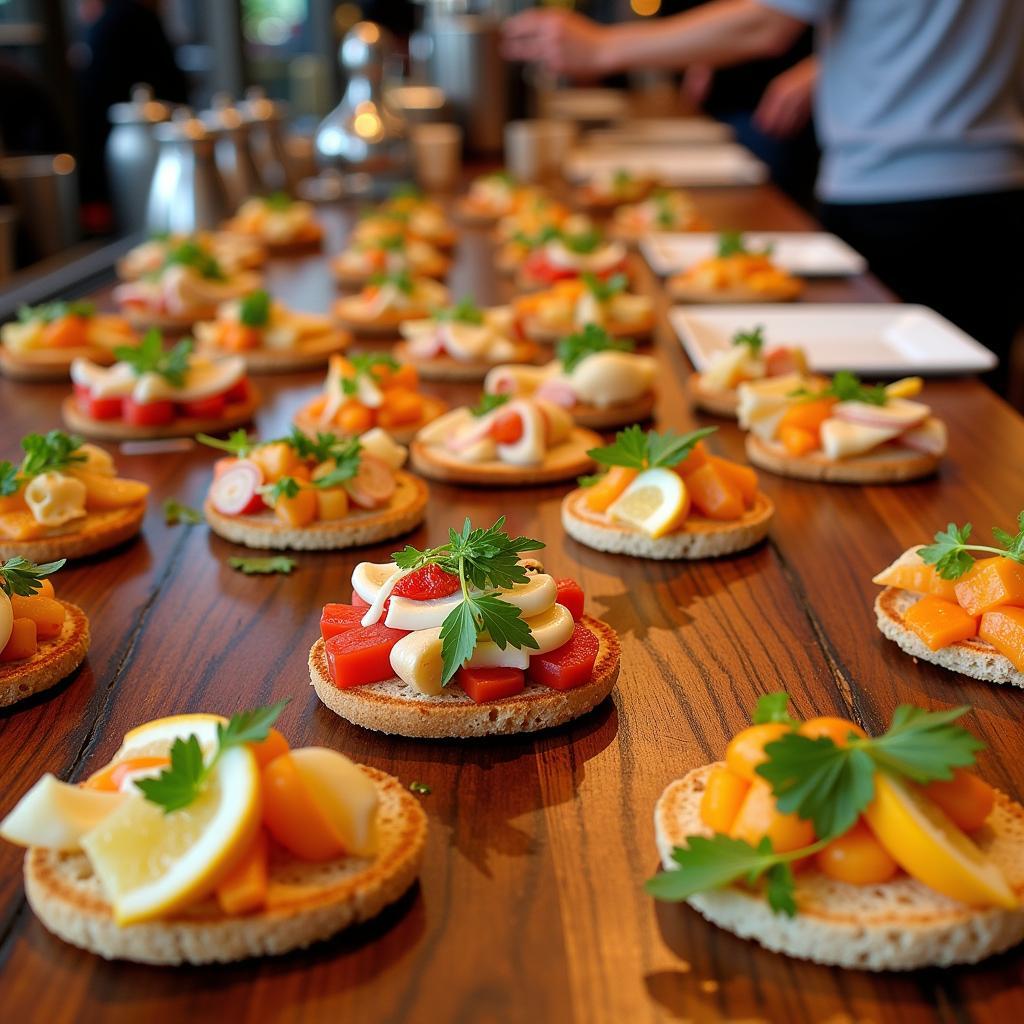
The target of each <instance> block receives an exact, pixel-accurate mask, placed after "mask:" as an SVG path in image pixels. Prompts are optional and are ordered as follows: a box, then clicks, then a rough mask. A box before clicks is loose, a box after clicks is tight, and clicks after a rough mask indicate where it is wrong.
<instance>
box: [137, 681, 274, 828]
mask: <svg viewBox="0 0 1024 1024" xmlns="http://www.w3.org/2000/svg"><path fill="white" fill-rule="evenodd" d="M287 703H288V699H287V698H286V699H285V700H279V701H278V702H277V703H276V704H271V705H270V707H267V708H256V709H255V710H253V711H239V712H238V714H235V715H232V716H231V718H230V719H229V720H228V723H227V725H224V724H223V723H222V722H219V723H218V724H217V749H216V750H215V751H214V752H213V757H211V758H210V761H209V763H208V764H204V763H203V749H202V747H200V746H199V737H198V736H196V734H195V733H192V734H191V735H190V736H189V737H187V738H186V739H182V738H181V737H180V736H179V737H178V738H177V739H176V740H175V741H174V742H173V743H172V744H171V763H170V765H169V766H168V767H166V768H164V769H163V771H162V772H160V774H159V775H158V776H157V777H156V778H155V779H136V781H135V785H136V787H137V788H138V789H139V790H141V791H142V795H143V796H144V797H145V798H146V799H147V800H148V801H149V802H150V803H154V804H156V805H157V806H158V807H161V808H162V809H163V812H164V814H170V813H171V812H172V811H180V810H181V809H182V808H183V807H188V805H189V804H190V803H192V802H193V801H194V800H195V799H196V797H198V796H199V794H200V793H202V791H203V787H204V786H205V785H206V783H207V781H208V780H209V778H210V776H211V775H212V774H213V769H214V768H215V767H216V766H217V762H218V761H220V759H221V757H223V755H224V754H225V753H226V752H227V751H228V750H231V748H232V747H242V746H245V744H247V743H261V742H262V741H263V740H265V739H266V738H267V734H268V733H269V732H270V727H271V726H272V725H273V724H274V723H275V722H276V721H277V718H278V716H279V715H280V714H281V712H282V711H283V710H284V708H285V705H286V704H287Z"/></svg>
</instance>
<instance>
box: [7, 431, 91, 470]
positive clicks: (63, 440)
mask: <svg viewBox="0 0 1024 1024" xmlns="http://www.w3.org/2000/svg"><path fill="white" fill-rule="evenodd" d="M83 444H85V441H84V440H83V439H82V438H81V437H79V436H78V435H77V434H65V433H64V432H63V431H61V430H51V431H49V432H48V433H46V434H27V435H26V436H25V437H23V438H22V439H21V447H22V449H23V450H24V452H25V457H24V459H22V460H21V469H20V473H21V476H22V477H23V478H25V479H30V478H31V477H34V476H41V475H42V474H43V473H55V472H59V471H60V470H62V469H67V468H68V466H73V465H74V464H75V463H78V462H86V461H87V459H86V456H84V455H83V454H82V453H81V451H80V450H79V449H80V448H81V447H82V445H83Z"/></svg>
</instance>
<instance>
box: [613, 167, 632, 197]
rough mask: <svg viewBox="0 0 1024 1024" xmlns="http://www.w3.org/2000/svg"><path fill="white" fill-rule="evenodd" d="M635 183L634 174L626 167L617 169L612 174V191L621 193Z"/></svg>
mask: <svg viewBox="0 0 1024 1024" xmlns="http://www.w3.org/2000/svg"><path fill="white" fill-rule="evenodd" d="M632 184H633V175H632V174H631V173H630V172H629V171H627V170H626V169H625V168H624V167H619V168H618V169H616V171H615V172H614V174H612V191H613V192H616V193H619V192H625V191H627V190H628V189H629V186H630V185H632Z"/></svg>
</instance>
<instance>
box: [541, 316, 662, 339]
mask: <svg viewBox="0 0 1024 1024" xmlns="http://www.w3.org/2000/svg"><path fill="white" fill-rule="evenodd" d="M521 322H522V326H523V333H524V334H525V335H526V336H527V337H528V338H529V339H530V340H531V341H539V342H541V343H542V344H544V345H554V344H557V343H558V342H559V341H560V340H561V339H562V338H564V337H565V336H566V335H567V334H572V333H573V331H574V330H576V328H575V327H570V328H568V329H567V330H564V331H557V330H552V329H551V328H550V327H546V326H545V325H544V324H542V323H540V322H538V318H537V317H535V316H525V317H523V318H522V320H521ZM603 326H604V329H605V330H606V331H607V332H608V334H610V335H611V336H612V337H613V338H628V339H629V340H631V341H636V342H643V341H649V340H650V337H651V332H652V331H653V330H654V314H653V313H652V314H651V316H650V319H648V320H641V321H630V322H628V323H621V322H620V323H607V324H604V325H603Z"/></svg>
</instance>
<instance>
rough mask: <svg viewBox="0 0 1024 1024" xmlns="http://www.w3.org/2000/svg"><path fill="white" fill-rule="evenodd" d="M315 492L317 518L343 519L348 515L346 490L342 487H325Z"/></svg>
mask: <svg viewBox="0 0 1024 1024" xmlns="http://www.w3.org/2000/svg"><path fill="white" fill-rule="evenodd" d="M315 493H316V503H317V516H316V517H317V519H320V520H324V521H328V520H331V519H344V518H345V516H347V515H348V491H346V490H345V488H344V487H325V488H324V489H322V490H320V489H318V490H317V491H316V492H315Z"/></svg>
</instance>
